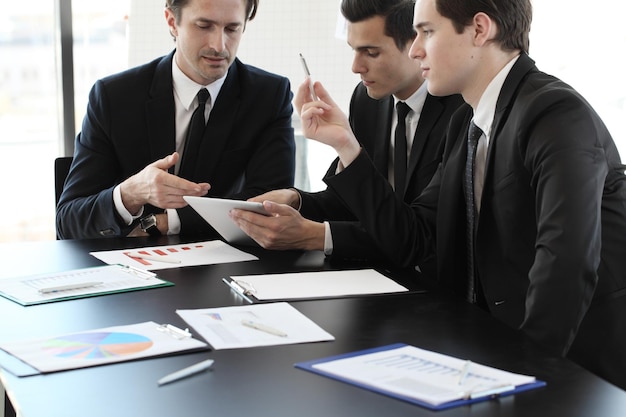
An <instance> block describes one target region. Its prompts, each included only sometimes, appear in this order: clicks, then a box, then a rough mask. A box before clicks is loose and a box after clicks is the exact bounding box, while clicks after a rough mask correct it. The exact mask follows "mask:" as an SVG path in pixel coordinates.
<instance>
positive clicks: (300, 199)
mask: <svg viewBox="0 0 626 417" xmlns="http://www.w3.org/2000/svg"><path fill="white" fill-rule="evenodd" d="M290 190H293V191H295V192H296V194H298V207H294V208H295V209H296V210H297V211H300V209H301V208H302V194H300V191H298V189H297V188H293V187H292V188H290Z"/></svg>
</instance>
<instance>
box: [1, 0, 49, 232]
mask: <svg viewBox="0 0 626 417" xmlns="http://www.w3.org/2000/svg"><path fill="white" fill-rule="evenodd" d="M0 57H2V59H0V154H1V155H2V163H1V164H0V195H2V203H0V240H2V241H15V240H38V239H50V238H52V239H53V238H54V233H53V229H51V228H50V222H51V221H52V218H53V216H54V191H53V190H54V182H53V180H52V167H53V163H52V160H53V159H54V157H55V156H56V155H57V152H58V143H59V125H58V118H57V116H58V113H57V90H56V73H55V56H54V20H53V2H51V1H47V0H33V1H29V2H13V3H12V4H11V7H5V8H4V9H3V13H2V16H0Z"/></svg>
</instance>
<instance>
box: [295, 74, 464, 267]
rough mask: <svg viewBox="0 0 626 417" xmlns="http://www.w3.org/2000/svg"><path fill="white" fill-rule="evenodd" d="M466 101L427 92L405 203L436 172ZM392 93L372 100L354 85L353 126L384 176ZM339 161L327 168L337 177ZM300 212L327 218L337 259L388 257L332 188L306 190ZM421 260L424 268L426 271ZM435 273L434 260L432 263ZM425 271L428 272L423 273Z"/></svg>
mask: <svg viewBox="0 0 626 417" xmlns="http://www.w3.org/2000/svg"><path fill="white" fill-rule="evenodd" d="M461 104H463V99H462V98H461V96H460V95H454V96H448V97H433V96H431V95H430V94H429V95H428V96H427V98H426V101H425V103H424V107H423V108H422V112H421V115H420V119H419V123H418V126H417V130H416V131H415V136H414V140H413V147H412V149H411V155H410V157H409V165H408V167H407V179H408V180H407V184H406V188H405V191H404V201H405V202H407V203H410V202H411V201H413V199H415V198H416V197H417V196H418V195H419V194H420V193H421V192H422V190H423V189H424V188H425V187H426V185H427V184H428V183H429V182H430V179H431V178H432V176H433V174H434V173H435V171H436V169H437V166H438V165H439V162H440V161H441V156H442V154H443V147H444V136H445V132H446V128H447V126H448V123H449V121H450V116H451V115H452V113H454V111H455V110H456V109H457V108H458V107H459V106H460V105H461ZM393 105H394V100H393V97H391V96H389V97H387V98H384V99H381V100H375V99H372V98H371V97H370V96H368V94H367V89H366V88H365V86H364V85H363V84H362V83H359V85H357V87H356V88H355V90H354V92H353V94H352V99H351V100H350V125H351V127H352V130H353V132H354V134H355V136H356V138H357V139H358V140H359V142H360V143H361V145H362V146H363V148H364V149H365V150H366V151H367V152H368V154H370V155H371V156H372V158H373V160H374V164H375V166H376V168H377V169H378V171H379V172H380V173H381V174H382V175H383V176H384V177H385V178H386V177H387V172H388V162H389V148H390V136H391V122H392V114H393ZM337 162H338V160H335V161H334V162H333V163H332V164H331V166H330V168H329V170H328V172H327V174H326V175H327V176H328V175H334V173H335V170H336V167H337ZM301 195H302V207H301V210H300V212H301V213H302V215H303V216H304V217H306V218H309V219H312V220H316V221H324V220H329V223H330V228H331V233H332V236H333V255H332V257H333V258H339V259H369V260H380V259H384V257H383V256H382V251H381V250H380V248H379V246H378V244H377V243H376V241H375V240H373V239H372V238H371V237H370V236H369V235H368V234H367V232H366V231H365V230H364V229H363V228H362V227H361V225H360V224H359V222H358V221H357V219H356V217H355V216H354V214H352V212H351V211H350V209H349V208H348V207H346V206H345V205H344V204H343V203H342V202H341V199H340V198H338V196H337V195H336V194H335V192H334V191H333V190H332V189H326V190H324V191H321V192H317V193H304V192H301ZM425 265H426V263H425V262H424V261H422V262H420V266H421V267H422V269H423V270H425V269H427V267H426V266H425ZM431 269H432V271H430V272H431V273H433V274H434V263H433V265H432V267H431ZM425 272H426V271H425Z"/></svg>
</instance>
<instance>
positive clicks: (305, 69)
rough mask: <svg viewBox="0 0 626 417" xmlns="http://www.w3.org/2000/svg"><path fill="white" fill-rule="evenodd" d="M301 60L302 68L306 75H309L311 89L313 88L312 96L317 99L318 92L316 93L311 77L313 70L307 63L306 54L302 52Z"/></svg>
mask: <svg viewBox="0 0 626 417" xmlns="http://www.w3.org/2000/svg"><path fill="white" fill-rule="evenodd" d="M300 62H301V63H302V69H303V70H304V75H306V76H307V77H309V90H311V97H313V100H315V101H317V100H318V98H317V94H315V88H314V87H313V78H311V71H309V66H308V65H307V64H306V60H305V59H304V56H303V55H302V54H300Z"/></svg>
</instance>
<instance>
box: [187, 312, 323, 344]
mask: <svg viewBox="0 0 626 417" xmlns="http://www.w3.org/2000/svg"><path fill="white" fill-rule="evenodd" d="M176 313H178V315H179V316H181V317H182V318H183V320H185V322H187V324H189V325H190V326H191V327H193V328H194V329H195V330H196V332H198V333H199V334H200V335H201V336H202V337H203V338H204V339H205V340H206V341H207V342H209V344H210V345H211V346H212V347H213V349H216V350H218V349H233V348H245V347H254V346H271V345H287V344H293V343H306V342H320V341H327V340H335V338H334V337H333V336H332V335H331V334H330V333H328V332H326V331H324V330H323V329H322V328H321V327H319V326H318V325H317V324H315V323H314V322H313V321H311V320H310V319H309V318H308V317H306V316H305V315H304V314H302V313H300V312H299V311H298V310H296V309H295V308H294V307H293V306H291V305H290V304H288V303H268V304H253V305H246V306H233V307H220V308H207V309H198V310H177V311H176ZM243 320H251V321H253V322H255V323H259V324H261V325H263V326H269V327H270V328H272V329H276V330H278V331H280V332H283V333H285V334H286V336H284V337H281V336H277V335H275V334H271V333H268V332H265V331H263V330H258V329H254V328H250V327H248V326H245V325H243V324H242V321H243Z"/></svg>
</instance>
